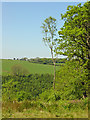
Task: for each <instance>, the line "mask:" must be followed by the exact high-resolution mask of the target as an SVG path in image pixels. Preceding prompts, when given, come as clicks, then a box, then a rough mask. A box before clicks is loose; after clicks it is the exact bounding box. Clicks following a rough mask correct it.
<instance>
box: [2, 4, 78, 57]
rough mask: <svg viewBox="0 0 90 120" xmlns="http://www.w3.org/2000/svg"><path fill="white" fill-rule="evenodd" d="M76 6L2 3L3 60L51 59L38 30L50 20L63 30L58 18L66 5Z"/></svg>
mask: <svg viewBox="0 0 90 120" xmlns="http://www.w3.org/2000/svg"><path fill="white" fill-rule="evenodd" d="M77 4H78V2H3V3H2V58H3V59H5V58H14V57H15V58H22V57H28V58H34V57H51V54H50V50H49V48H48V46H45V45H44V43H43V41H42V38H43V34H42V29H41V28H40V26H41V25H42V23H43V21H44V20H45V19H46V18H47V17H49V16H52V17H54V18H56V19H57V28H58V30H59V29H60V27H62V26H63V23H64V21H62V20H61V18H60V14H61V13H65V12H66V9H67V6H68V5H77Z"/></svg>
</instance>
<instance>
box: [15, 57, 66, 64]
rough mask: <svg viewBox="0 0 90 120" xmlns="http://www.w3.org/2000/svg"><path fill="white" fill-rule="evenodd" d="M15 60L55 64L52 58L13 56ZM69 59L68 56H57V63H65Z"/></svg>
mask: <svg viewBox="0 0 90 120" xmlns="http://www.w3.org/2000/svg"><path fill="white" fill-rule="evenodd" d="M13 60H23V61H29V62H30V63H39V64H49V65H53V61H52V58H39V57H36V58H31V59H28V58H26V57H25V58H21V59H19V58H13ZM66 61H67V58H56V65H58V64H57V63H65V62H66Z"/></svg>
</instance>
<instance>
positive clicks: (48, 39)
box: [41, 16, 57, 89]
mask: <svg viewBox="0 0 90 120" xmlns="http://www.w3.org/2000/svg"><path fill="white" fill-rule="evenodd" d="M41 27H42V28H43V33H44V35H45V37H44V38H43V41H44V42H45V44H47V45H48V46H49V48H50V52H51V56H52V62H53V65H54V80H53V88H54V89H55V59H54V52H55V51H54V49H55V48H56V42H55V41H56V38H55V37H56V31H57V28H56V19H55V18H52V17H51V16H50V17H49V18H46V19H45V20H44V23H43V26H41Z"/></svg>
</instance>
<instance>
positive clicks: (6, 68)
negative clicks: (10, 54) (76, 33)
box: [2, 59, 60, 75]
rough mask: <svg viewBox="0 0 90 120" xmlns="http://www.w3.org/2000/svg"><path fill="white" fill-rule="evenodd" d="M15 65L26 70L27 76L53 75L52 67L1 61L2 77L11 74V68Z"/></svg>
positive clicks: (24, 62) (15, 61)
mask: <svg viewBox="0 0 90 120" xmlns="http://www.w3.org/2000/svg"><path fill="white" fill-rule="evenodd" d="M15 64H20V65H22V66H23V67H24V68H25V69H27V70H28V72H29V74H35V73H37V74H46V73H49V74H54V67H53V65H44V64H38V63H30V62H28V61H21V60H6V59H3V60H2V75H7V74H12V66H14V65H15ZM59 68H60V66H56V70H58V69H59Z"/></svg>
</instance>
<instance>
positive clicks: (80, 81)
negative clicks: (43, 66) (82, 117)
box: [56, 62, 88, 100]
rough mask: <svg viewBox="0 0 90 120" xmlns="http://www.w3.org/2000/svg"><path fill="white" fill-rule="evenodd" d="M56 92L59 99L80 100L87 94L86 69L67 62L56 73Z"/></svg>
mask: <svg viewBox="0 0 90 120" xmlns="http://www.w3.org/2000/svg"><path fill="white" fill-rule="evenodd" d="M56 90H57V91H59V93H60V97H61V99H67V100H69V99H70V100H72V99H73V100H74V99H81V98H82V97H83V95H84V97H86V96H87V94H88V77H87V69H85V68H84V67H82V66H79V65H78V64H77V63H76V62H71V63H70V62H68V63H67V64H65V65H64V67H61V69H60V70H59V71H58V72H56Z"/></svg>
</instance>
